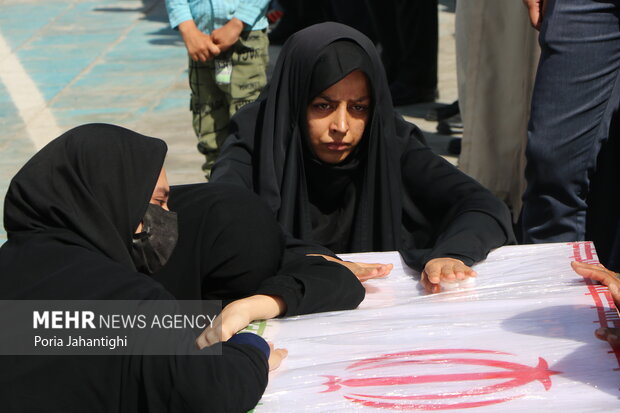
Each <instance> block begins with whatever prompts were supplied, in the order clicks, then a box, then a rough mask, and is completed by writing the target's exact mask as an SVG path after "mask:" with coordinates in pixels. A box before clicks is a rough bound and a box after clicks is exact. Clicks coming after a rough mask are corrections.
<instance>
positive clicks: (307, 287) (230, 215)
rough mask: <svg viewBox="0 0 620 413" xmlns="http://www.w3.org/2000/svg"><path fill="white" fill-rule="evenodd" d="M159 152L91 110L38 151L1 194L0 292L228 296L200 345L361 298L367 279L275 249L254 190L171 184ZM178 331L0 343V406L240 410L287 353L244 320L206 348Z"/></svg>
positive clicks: (18, 296) (277, 237) (278, 238)
mask: <svg viewBox="0 0 620 413" xmlns="http://www.w3.org/2000/svg"><path fill="white" fill-rule="evenodd" d="M165 154H166V145H165V143H164V142H163V141H161V140H159V139H154V138H149V137H145V136H142V135H139V134H137V133H135V132H132V131H129V130H127V129H123V128H120V127H116V126H112V125H101V124H93V125H84V126H80V127H77V128H75V129H73V130H71V131H69V132H67V133H65V134H64V135H62V136H61V137H59V138H57V139H55V140H54V141H52V142H51V143H50V144H49V145H47V146H46V147H45V148H43V149H42V150H41V151H39V152H38V153H37V154H36V155H35V156H34V157H33V158H32V159H31V160H30V161H29V162H28V163H27V164H26V165H25V166H24V167H23V168H22V169H21V170H20V171H19V172H18V173H17V175H16V176H15V177H14V178H13V180H12V181H11V184H10V187H9V190H8V193H7V196H6V200H5V208H4V225H5V228H6V231H7V234H8V241H7V242H6V243H5V244H4V245H2V247H1V248H0V286H1V287H0V300H138V301H142V300H172V299H174V297H173V295H172V294H171V292H172V293H173V294H175V295H176V298H181V299H202V298H205V299H222V300H224V301H225V302H228V303H229V304H228V305H227V306H226V307H225V309H224V310H223V313H224V312H226V313H227V317H226V320H225V322H223V323H222V317H221V316H220V317H218V321H217V322H216V324H217V325H219V326H220V327H221V330H222V333H221V335H220V334H219V333H218V330H217V329H211V328H208V329H207V330H205V332H204V333H203V334H201V335H200V337H199V338H198V340H197V344H198V346H199V347H200V348H204V346H205V345H207V344H210V343H212V342H215V341H219V340H223V341H226V340H228V338H230V337H231V336H232V335H233V334H234V333H236V332H237V331H238V330H239V329H241V328H243V327H245V325H247V323H249V322H251V321H252V320H254V319H256V318H269V317H275V316H278V315H282V314H286V315H288V314H299V313H303V312H311V311H324V310H335V309H345V308H353V307H356V306H357V305H358V304H359V302H360V301H361V300H362V298H363V295H364V292H363V291H364V289H363V287H361V285H360V283H359V281H358V280H357V279H356V278H355V276H354V275H353V274H352V273H351V272H350V271H349V270H347V269H346V268H344V267H343V266H341V265H339V264H335V263H332V262H328V261H326V260H324V259H322V258H319V257H305V256H301V257H295V256H294V255H292V254H288V253H287V254H285V253H284V250H283V245H284V242H283V235H282V234H281V232H280V231H281V230H280V228H279V227H278V224H277V222H276V221H275V220H274V219H273V216H272V214H271V212H270V211H269V210H268V209H267V208H266V207H264V206H262V205H261V203H260V202H257V200H258V198H257V197H255V196H254V195H253V194H249V193H247V191H244V190H239V189H236V188H232V189H231V188H228V187H226V186H222V185H211V184H202V185H193V186H184V187H178V188H172V190H171V191H169V188H168V184H167V181H166V178H165V171H164V170H163V168H162V165H163V162H164V157H165ZM169 192H170V193H171V197H172V198H171V202H170V207H171V209H173V210H176V213H175V212H172V211H169V210H168V195H169ZM175 195H178V199H177V200H174V197H175ZM192 197H194V198H195V199H197V200H199V201H200V203H198V204H197V203H193V202H190V198H192ZM193 205H197V207H192V206H193ZM199 211H203V212H202V213H200V212H199ZM207 212H208V214H210V215H212V217H213V218H212V219H209V218H208V217H205V214H206V213H207ZM177 214H178V216H177ZM177 219H178V225H177ZM177 228H178V232H177ZM162 266H163V268H162ZM156 280H158V281H159V282H158V281H156ZM168 302H170V301H168ZM9 333H10V332H9ZM183 334H185V335H183V337H185V338H187V340H188V341H187V342H188V344H189V346H188V349H189V350H188V352H189V355H185V356H181V355H170V356H144V355H143V356H141V355H131V356H122V355H114V356H20V357H2V373H0V400H2V408H1V409H2V411H10V412H35V411H45V412H84V411H105V412H115V411H127V412H146V411H157V412H160V411H179V412H190V411H196V412H198V411H200V412H203V411H209V412H215V411H221V412H233V411H235V412H236V411H239V412H243V411H247V410H249V409H251V408H252V407H254V406H255V405H256V403H257V402H258V400H259V399H260V397H261V395H262V393H263V391H264V389H265V386H266V384H267V373H268V367H269V366H271V367H277V365H278V364H279V362H280V360H281V359H282V358H283V357H284V356H285V352H284V351H283V350H273V349H272V350H271V351H270V349H269V347H268V346H267V344H266V343H265V342H264V340H263V339H262V338H260V337H259V336H257V335H254V334H247V333H246V334H240V335H235V336H233V337H232V338H231V339H230V340H228V341H226V342H224V343H223V355H222V356H208V355H206V354H205V353H204V351H205V350H198V349H197V348H194V347H195V343H194V340H195V336H194V335H193V334H192V332H191V331H187V332H185V333H183Z"/></svg>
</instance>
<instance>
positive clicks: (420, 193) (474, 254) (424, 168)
mask: <svg viewBox="0 0 620 413" xmlns="http://www.w3.org/2000/svg"><path fill="white" fill-rule="evenodd" d="M410 146H411V148H410V149H409V150H408V151H406V152H405V153H404V155H403V158H402V164H401V165H402V179H403V186H404V189H405V196H407V197H409V198H410V199H411V200H412V202H413V203H414V204H415V205H416V206H417V207H419V208H420V210H421V211H422V213H423V214H424V216H425V217H427V218H428V220H429V221H430V223H431V226H432V228H433V232H434V233H433V234H432V235H431V237H430V244H429V245H426V246H417V247H418V248H417V249H415V250H413V249H409V250H406V251H401V253H402V254H403V257H404V258H405V261H406V262H407V263H408V264H409V265H410V266H412V267H413V268H415V269H417V270H421V269H422V268H423V267H424V265H425V264H426V262H428V261H429V260H431V259H433V258H439V257H452V258H458V259H460V260H462V261H463V262H464V263H465V264H467V265H472V264H473V263H475V262H478V261H480V260H483V259H484V258H485V257H486V256H487V254H488V253H489V251H490V250H491V249H493V248H497V247H500V246H502V245H505V244H508V243H514V234H513V230H512V223H511V220H510V213H509V211H508V208H507V207H506V205H505V204H504V203H503V202H502V201H500V200H499V199H498V198H496V197H495V196H494V195H493V194H492V193H491V192H490V191H488V190H487V189H485V188H484V187H482V185H480V184H479V183H478V182H476V181H475V180H474V179H472V178H470V177H469V176H467V175H465V174H464V173H462V172H460V171H459V170H458V169H456V168H455V167H454V166H453V165H451V164H450V163H449V162H448V161H446V160H445V159H443V158H442V157H440V156H437V155H435V154H434V153H432V152H431V150H430V149H429V148H427V147H424V146H423V145H422V144H420V143H419V142H412V145H410ZM405 213H406V211H405ZM425 247H426V248H425Z"/></svg>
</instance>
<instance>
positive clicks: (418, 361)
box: [322, 349, 559, 410]
mask: <svg viewBox="0 0 620 413" xmlns="http://www.w3.org/2000/svg"><path fill="white" fill-rule="evenodd" d="M490 356H496V357H495V358H491V357H490ZM510 356H513V355H512V354H510V353H503V352H498V351H489V350H474V349H437V350H418V351H405V352H402V353H393V354H384V355H382V356H379V357H373V358H369V359H365V360H361V361H358V362H356V363H353V364H352V365H350V366H349V367H347V370H349V371H350V372H351V373H352V374H353V375H354V377H351V378H340V377H336V376H325V377H327V378H328V381H327V382H325V383H324V384H325V385H326V386H327V389H326V390H324V391H323V392H322V393H329V392H335V391H338V390H340V389H345V391H346V393H347V394H345V395H344V397H345V398H346V399H348V400H351V401H352V402H355V403H359V404H362V405H364V406H368V407H377V408H382V409H392V410H448V409H464V408H472V407H481V406H488V405H493V404H497V403H503V402H506V401H509V400H514V399H517V398H519V397H523V396H524V393H521V392H519V391H515V390H514V389H516V388H518V387H522V386H525V385H527V384H529V383H531V382H536V381H538V382H540V383H541V384H542V385H543V387H544V389H545V390H549V389H550V388H551V376H552V375H554V374H558V373H559V372H557V371H553V370H549V366H548V364H547V362H546V361H545V360H544V359H543V358H540V357H539V358H538V365H536V366H535V367H531V366H527V365H524V364H519V363H515V362H512V361H509V360H505V359H506V358H509V357H510ZM403 367H406V368H405V369H403ZM463 369H464V370H465V371H463V372H459V371H458V370H463ZM432 370H436V372H433V371H432ZM403 371H406V372H408V373H411V374H410V375H409V374H407V375H402V372H403ZM396 372H400V373H401V374H398V375H393V374H392V373H396ZM386 373H387V374H386ZM428 373H430V374H428ZM420 385H422V386H423V387H424V388H425V389H428V387H429V385H432V386H433V388H437V389H438V390H439V391H438V392H436V393H430V394H419V393H424V391H420ZM416 387H417V391H416ZM498 393H504V394H503V395H496V394H498Z"/></svg>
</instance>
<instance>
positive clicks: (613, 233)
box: [586, 116, 620, 272]
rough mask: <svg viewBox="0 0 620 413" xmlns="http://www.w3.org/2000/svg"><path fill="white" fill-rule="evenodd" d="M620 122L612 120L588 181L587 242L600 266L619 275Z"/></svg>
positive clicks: (617, 119) (616, 119) (616, 118)
mask: <svg viewBox="0 0 620 413" xmlns="http://www.w3.org/2000/svg"><path fill="white" fill-rule="evenodd" d="M619 134H620V118H619V117H618V116H614V118H613V120H612V124H611V127H610V129H609V139H607V141H605V142H604V143H603V145H602V146H601V150H600V152H599V156H598V159H597V162H596V172H595V173H594V174H593V175H592V179H591V181H590V192H589V193H588V200H587V202H588V212H587V214H586V239H587V240H591V241H594V245H595V247H596V253H597V255H598V258H599V260H600V262H601V263H603V264H604V265H605V266H606V267H607V268H609V269H610V270H612V271H616V272H617V271H620V207H618V206H619V205H620V161H619V160H620V139H619V138H620V136H619Z"/></svg>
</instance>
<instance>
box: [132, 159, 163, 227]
mask: <svg viewBox="0 0 620 413" xmlns="http://www.w3.org/2000/svg"><path fill="white" fill-rule="evenodd" d="M169 195H170V186H169V185H168V177H166V169H165V168H161V172H160V173H159V178H158V179H157V183H156V184H155V189H154V190H153V194H152V195H151V199H150V201H149V202H150V203H151V204H155V205H159V206H160V207H162V208H163V209H165V210H166V211H170V209H168V196H169ZM142 227H143V225H142V221H140V223H139V224H138V228H136V231H135V233H136V234H138V233H140V232H142Z"/></svg>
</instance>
